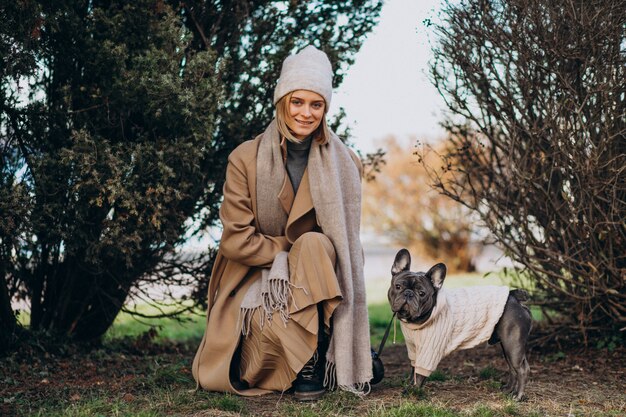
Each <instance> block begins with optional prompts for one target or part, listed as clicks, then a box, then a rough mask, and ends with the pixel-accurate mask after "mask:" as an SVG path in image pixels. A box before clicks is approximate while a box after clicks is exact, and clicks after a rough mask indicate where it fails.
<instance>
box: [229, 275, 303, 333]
mask: <svg viewBox="0 0 626 417" xmlns="http://www.w3.org/2000/svg"><path fill="white" fill-rule="evenodd" d="M267 287H268V290H267V292H264V293H263V294H262V299H263V300H262V303H261V304H260V305H258V306H256V307H243V306H242V307H241V308H240V309H239V318H238V321H240V322H241V334H242V335H243V336H244V337H247V336H248V335H249V334H250V331H251V330H252V320H253V317H254V314H255V313H256V312H257V311H259V327H260V328H261V330H263V326H265V323H267V324H268V326H271V325H272V321H273V317H274V313H275V312H278V314H279V316H280V319H281V321H282V322H283V325H284V326H285V327H286V326H287V322H288V321H289V320H290V319H291V315H290V314H289V303H290V302H291V303H293V305H294V307H295V309H296V310H299V309H298V306H297V305H296V302H295V300H294V298H293V291H292V288H295V289H299V290H302V291H304V293H305V294H307V295H308V294H309V292H308V291H307V290H306V288H304V287H300V286H298V285H295V284H292V283H291V282H289V281H285V280H284V279H280V278H270V279H269V280H268V282H267Z"/></svg>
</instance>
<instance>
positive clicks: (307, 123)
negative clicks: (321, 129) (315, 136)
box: [285, 90, 326, 139]
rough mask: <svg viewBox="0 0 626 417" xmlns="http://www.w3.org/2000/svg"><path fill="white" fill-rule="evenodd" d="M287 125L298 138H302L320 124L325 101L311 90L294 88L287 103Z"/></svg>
mask: <svg viewBox="0 0 626 417" xmlns="http://www.w3.org/2000/svg"><path fill="white" fill-rule="evenodd" d="M288 106H289V107H288V111H287V113H288V115H287V120H285V122H286V123H287V127H289V129H290V130H291V131H292V132H293V135H294V136H295V137H296V138H298V139H304V138H306V137H307V136H309V135H310V134H311V133H313V132H315V129H317V127H318V126H319V125H320V123H321V122H322V119H323V117H324V109H325V108H326V102H325V101H324V98H323V97H322V96H320V95H319V94H317V93H314V92H313V91H308V90H296V91H294V92H293V93H291V98H290V99H289V103H288Z"/></svg>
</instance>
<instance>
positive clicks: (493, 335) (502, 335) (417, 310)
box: [387, 249, 531, 401]
mask: <svg viewBox="0 0 626 417" xmlns="http://www.w3.org/2000/svg"><path fill="white" fill-rule="evenodd" d="M410 267H411V255H410V254H409V251H408V250H406V249H402V250H400V251H399V252H398V253H397V254H396V258H395V261H394V263H393V266H392V268H391V275H392V278H391V286H390V288H389V291H388V293H387V297H388V299H389V304H390V305H391V309H392V310H393V312H394V313H396V315H397V317H398V319H399V320H400V323H401V328H402V332H403V333H404V337H405V340H406V343H407V350H408V353H409V358H410V359H411V364H412V369H411V374H412V375H413V377H412V383H413V384H415V385H416V386H418V387H421V386H422V385H423V384H424V381H425V379H426V378H427V377H428V376H429V375H430V373H431V372H433V371H434V370H435V369H436V367H437V365H438V364H439V361H440V360H441V359H443V357H445V356H446V355H448V354H449V353H451V352H452V351H454V350H460V349H469V348H471V347H473V346H476V345H478V344H480V343H483V342H485V341H489V344H496V343H500V345H501V347H502V352H503V353H504V358H505V359H506V361H507V364H508V366H509V377H508V382H507V384H506V385H505V386H504V389H505V390H506V392H508V393H509V394H512V395H513V398H514V399H515V400H517V401H519V400H521V399H522V397H523V396H524V388H525V386H526V382H527V380H528V374H529V372H530V367H529V365H528V361H527V359H526V344H527V341H528V336H529V334H530V329H531V315H530V311H529V309H528V307H526V306H525V305H523V304H522V303H521V302H522V301H526V300H527V293H526V292H525V291H523V290H511V291H509V289H508V287H495V286H493V287H487V286H485V287H467V288H458V289H445V290H442V288H441V287H442V285H443V281H444V279H445V277H446V266H445V265H444V264H442V263H438V264H436V265H434V266H433V267H432V268H430V270H429V271H428V272H426V273H424V272H411V271H410V270H409V268H410Z"/></svg>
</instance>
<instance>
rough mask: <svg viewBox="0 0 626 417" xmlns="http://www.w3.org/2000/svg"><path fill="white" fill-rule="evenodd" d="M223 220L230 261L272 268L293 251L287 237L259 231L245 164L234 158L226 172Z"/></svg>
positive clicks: (224, 244)
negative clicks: (279, 256) (283, 254)
mask: <svg viewBox="0 0 626 417" xmlns="http://www.w3.org/2000/svg"><path fill="white" fill-rule="evenodd" d="M220 219H221V220H222V225H223V228H224V230H223V232H222V239H221V242H220V250H221V251H222V253H223V255H224V257H225V258H227V259H230V260H232V261H235V262H238V263H240V264H243V265H247V266H257V267H270V266H271V265H272V262H273V261H274V258H275V257H276V254H277V253H278V252H281V251H287V250H289V247H290V244H289V242H288V241H287V238H286V237H285V236H268V235H264V234H262V233H259V232H258V231H257V230H256V228H255V226H254V212H253V211H252V199H251V196H250V191H249V187H248V176H247V170H246V169H245V162H244V161H243V160H242V159H241V158H237V157H236V156H235V157H233V156H232V155H231V158H229V161H228V166H227V168H226V181H225V182H224V201H223V202H222V206H221V208H220Z"/></svg>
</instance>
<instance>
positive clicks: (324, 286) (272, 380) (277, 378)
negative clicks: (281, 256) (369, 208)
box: [239, 232, 341, 391]
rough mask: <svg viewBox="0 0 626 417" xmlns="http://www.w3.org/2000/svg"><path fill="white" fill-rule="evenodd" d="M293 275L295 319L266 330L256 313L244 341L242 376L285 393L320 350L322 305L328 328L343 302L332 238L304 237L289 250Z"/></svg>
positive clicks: (292, 312)
mask: <svg viewBox="0 0 626 417" xmlns="http://www.w3.org/2000/svg"><path fill="white" fill-rule="evenodd" d="M288 258H289V275H290V283H291V284H293V285H292V287H291V289H292V295H293V297H292V299H291V302H290V305H289V313H290V315H291V318H290V320H289V321H288V322H287V324H286V325H285V324H284V323H283V321H282V320H281V319H280V317H278V316H277V315H278V313H276V317H274V319H273V320H272V322H271V324H269V323H267V322H265V324H264V325H263V326H261V324H260V321H259V314H260V312H259V311H257V312H255V313H254V316H253V319H252V325H251V329H250V333H249V335H248V336H246V337H244V338H242V342H241V349H240V352H241V357H240V361H239V373H240V378H241V380H243V381H246V382H247V383H248V384H249V386H250V387H257V388H263V389H267V390H272V391H285V390H287V389H289V388H290V387H291V384H292V382H293V381H294V380H295V378H296V375H297V373H298V372H299V371H300V370H301V369H302V367H303V366H304V364H305V363H306V362H307V361H308V360H309V359H310V358H311V357H312V356H313V353H314V352H315V349H316V348H317V334H318V332H319V331H320V329H319V321H320V320H319V316H318V308H317V304H318V303H322V304H321V305H322V311H323V315H324V317H323V318H324V324H325V327H326V328H327V329H328V328H330V318H331V316H332V314H333V311H334V310H335V308H336V307H337V305H338V304H339V302H340V301H341V289H340V288H339V283H338V280H337V276H336V275H335V262H336V255H335V249H334V247H333V245H332V243H331V242H330V240H329V239H328V238H327V237H326V236H325V235H323V234H322V233H316V232H308V233H305V234H303V235H302V236H300V237H299V238H298V239H297V240H296V241H295V242H294V244H293V246H292V247H291V250H290V251H289V257H288Z"/></svg>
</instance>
